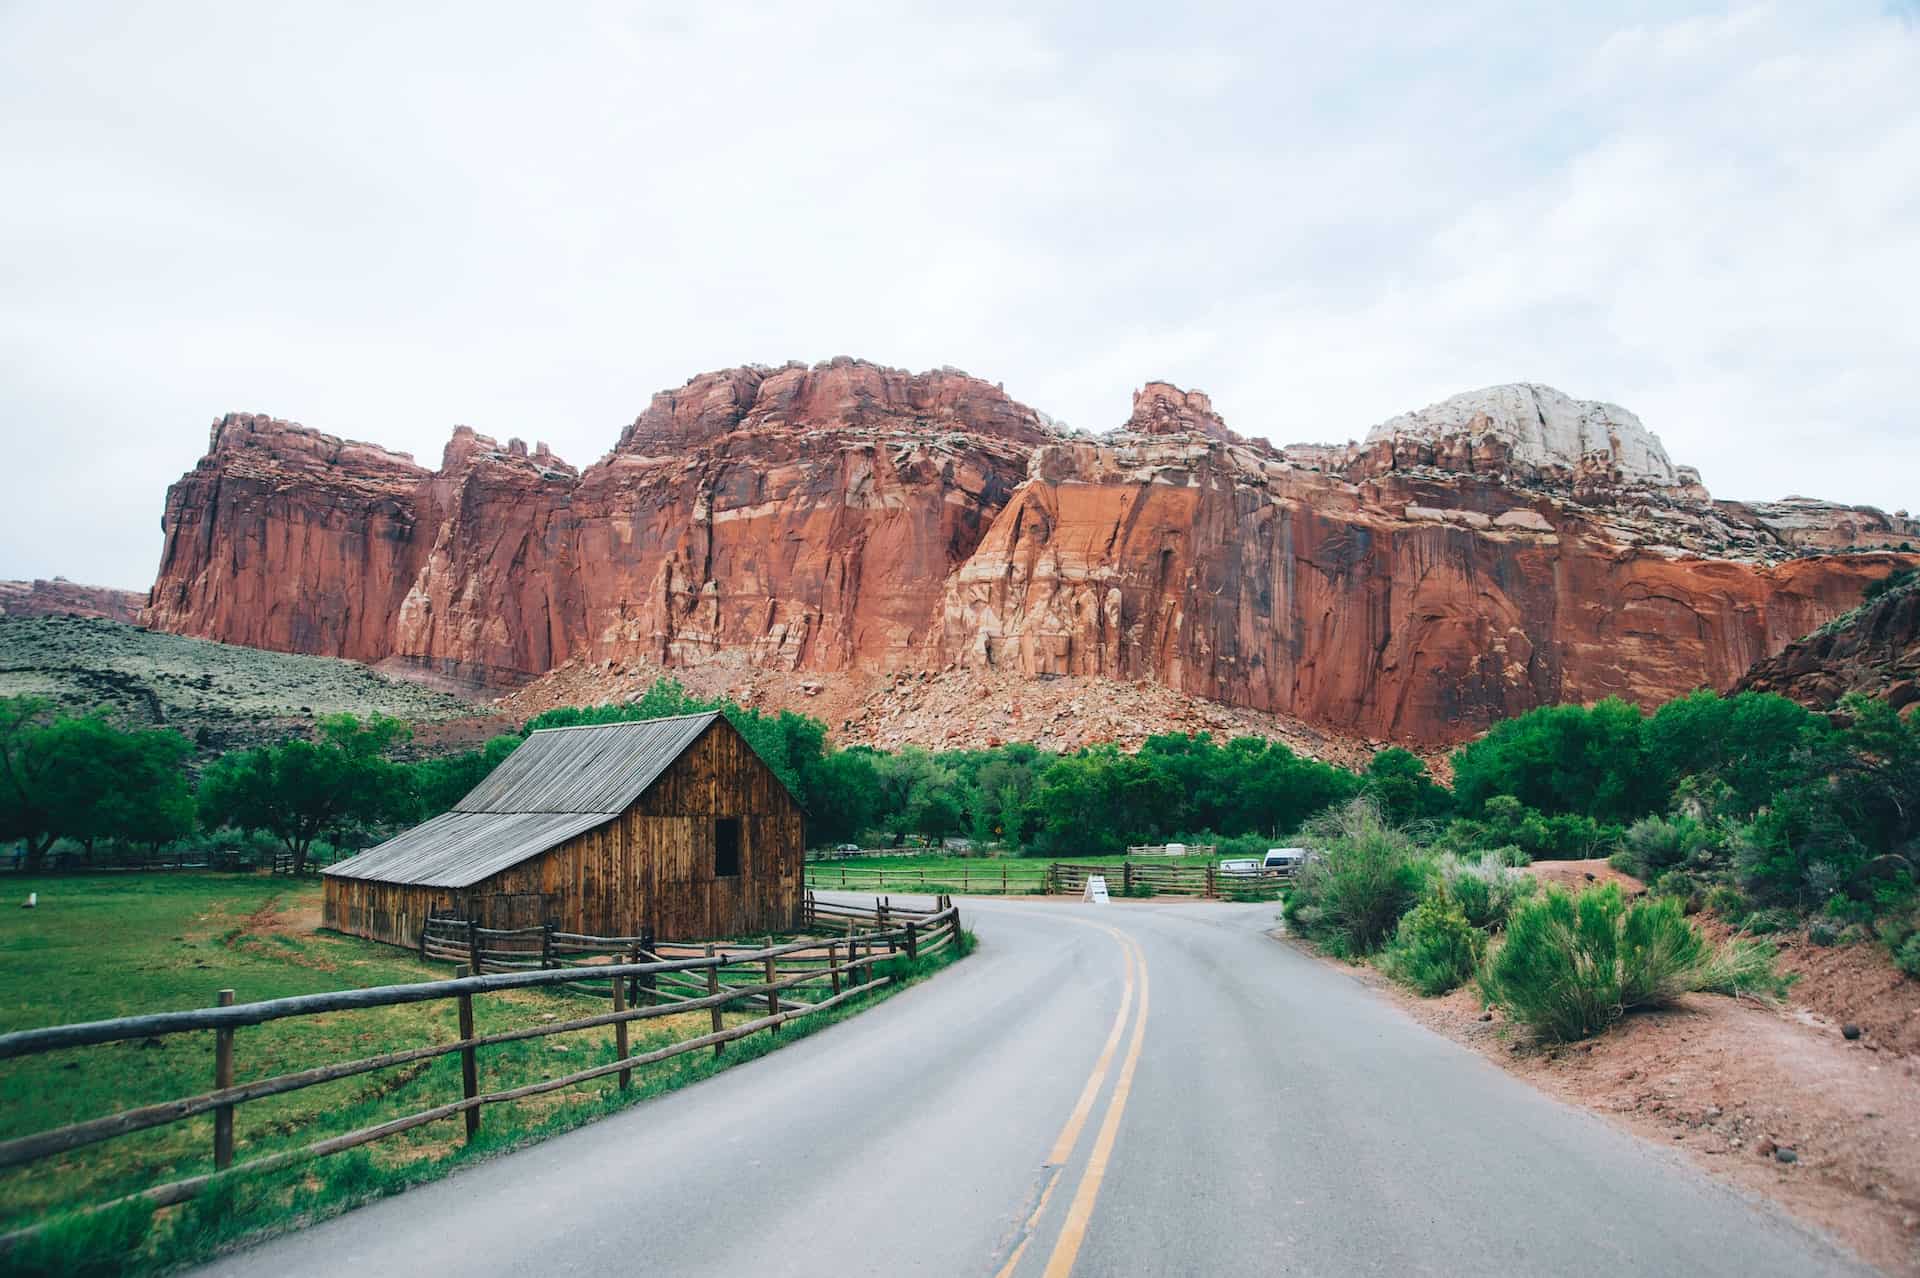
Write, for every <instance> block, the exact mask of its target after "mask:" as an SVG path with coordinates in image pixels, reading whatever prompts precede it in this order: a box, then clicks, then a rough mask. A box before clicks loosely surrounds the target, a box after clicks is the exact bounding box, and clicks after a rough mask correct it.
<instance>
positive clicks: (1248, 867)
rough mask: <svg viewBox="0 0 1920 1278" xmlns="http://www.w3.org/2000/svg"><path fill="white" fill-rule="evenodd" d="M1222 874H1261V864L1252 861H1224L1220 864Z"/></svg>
mask: <svg viewBox="0 0 1920 1278" xmlns="http://www.w3.org/2000/svg"><path fill="white" fill-rule="evenodd" d="M1220 873H1222V874H1258V873H1260V863H1259V862H1258V861H1255V860H1252V859H1248V860H1245V861H1222V862H1221V863H1220Z"/></svg>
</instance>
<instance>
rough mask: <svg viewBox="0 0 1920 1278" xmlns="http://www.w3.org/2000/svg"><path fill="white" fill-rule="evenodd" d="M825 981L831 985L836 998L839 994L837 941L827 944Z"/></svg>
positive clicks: (838, 945)
mask: <svg viewBox="0 0 1920 1278" xmlns="http://www.w3.org/2000/svg"><path fill="white" fill-rule="evenodd" d="M827 979H828V981H830V982H831V983H832V985H833V992H834V994H835V995H836V996H837V995H838V994H839V993H840V943H839V942H838V941H828V942H827Z"/></svg>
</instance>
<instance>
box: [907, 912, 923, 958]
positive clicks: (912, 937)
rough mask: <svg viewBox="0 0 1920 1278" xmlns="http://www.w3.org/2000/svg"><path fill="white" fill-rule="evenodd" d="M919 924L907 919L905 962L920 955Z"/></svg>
mask: <svg viewBox="0 0 1920 1278" xmlns="http://www.w3.org/2000/svg"><path fill="white" fill-rule="evenodd" d="M919 933H920V925H919V924H918V923H916V922H914V921H913V920H912V919H908V920H907V962H909V963H911V962H913V961H914V960H915V959H917V958H919V957H920V936H919Z"/></svg>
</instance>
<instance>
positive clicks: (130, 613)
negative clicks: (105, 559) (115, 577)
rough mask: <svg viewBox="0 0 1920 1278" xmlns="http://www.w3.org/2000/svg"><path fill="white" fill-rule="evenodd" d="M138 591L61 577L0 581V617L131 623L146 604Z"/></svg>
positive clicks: (145, 598)
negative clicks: (46, 579) (90, 619)
mask: <svg viewBox="0 0 1920 1278" xmlns="http://www.w3.org/2000/svg"><path fill="white" fill-rule="evenodd" d="M146 602H147V597H146V596H145V595H143V594H141V593H139V592H138V591H133V590H115V589H113V588H112V587H110V586H83V585H81V584H80V583H79V582H77V581H68V580H67V579H66V578H65V577H55V578H54V579H53V580H52V581H43V580H35V581H0V617H61V616H64V617H99V618H103V619H105V620H107V621H125V622H132V621H134V620H137V619H138V618H139V616H140V610H141V609H142V608H143V607H145V606H146Z"/></svg>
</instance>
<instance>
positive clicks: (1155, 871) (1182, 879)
mask: <svg viewBox="0 0 1920 1278" xmlns="http://www.w3.org/2000/svg"><path fill="white" fill-rule="evenodd" d="M1047 869H1048V873H1049V882H1048V886H1047V891H1048V892H1049V893H1052V894H1053V895H1056V896H1058V895H1066V896H1080V895H1082V894H1084V893H1085V891H1086V888H1087V879H1088V878H1089V877H1091V876H1093V875H1096V874H1098V875H1100V876H1102V877H1103V878H1105V879H1106V881H1107V891H1108V892H1110V893H1112V894H1113V895H1115V896H1148V895H1152V896H1191V897H1198V898H1201V899H1203V900H1210V901H1213V900H1232V901H1270V900H1272V899H1273V898H1275V897H1277V896H1278V895H1279V894H1280V890H1281V888H1282V887H1284V886H1285V885H1286V883H1287V881H1288V880H1289V879H1290V878H1292V875H1291V874H1290V873H1288V872H1285V871H1281V870H1257V871H1253V872H1251V873H1245V874H1224V873H1222V872H1221V871H1220V870H1218V869H1216V868H1215V867H1214V866H1212V865H1167V864H1165V863H1161V862H1152V861H1147V862H1141V861H1124V862H1122V863H1121V864H1119V865H1078V864H1075V863H1073V862H1071V861H1055V862H1053V863H1052V864H1051V865H1049V866H1048V867H1047Z"/></svg>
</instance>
